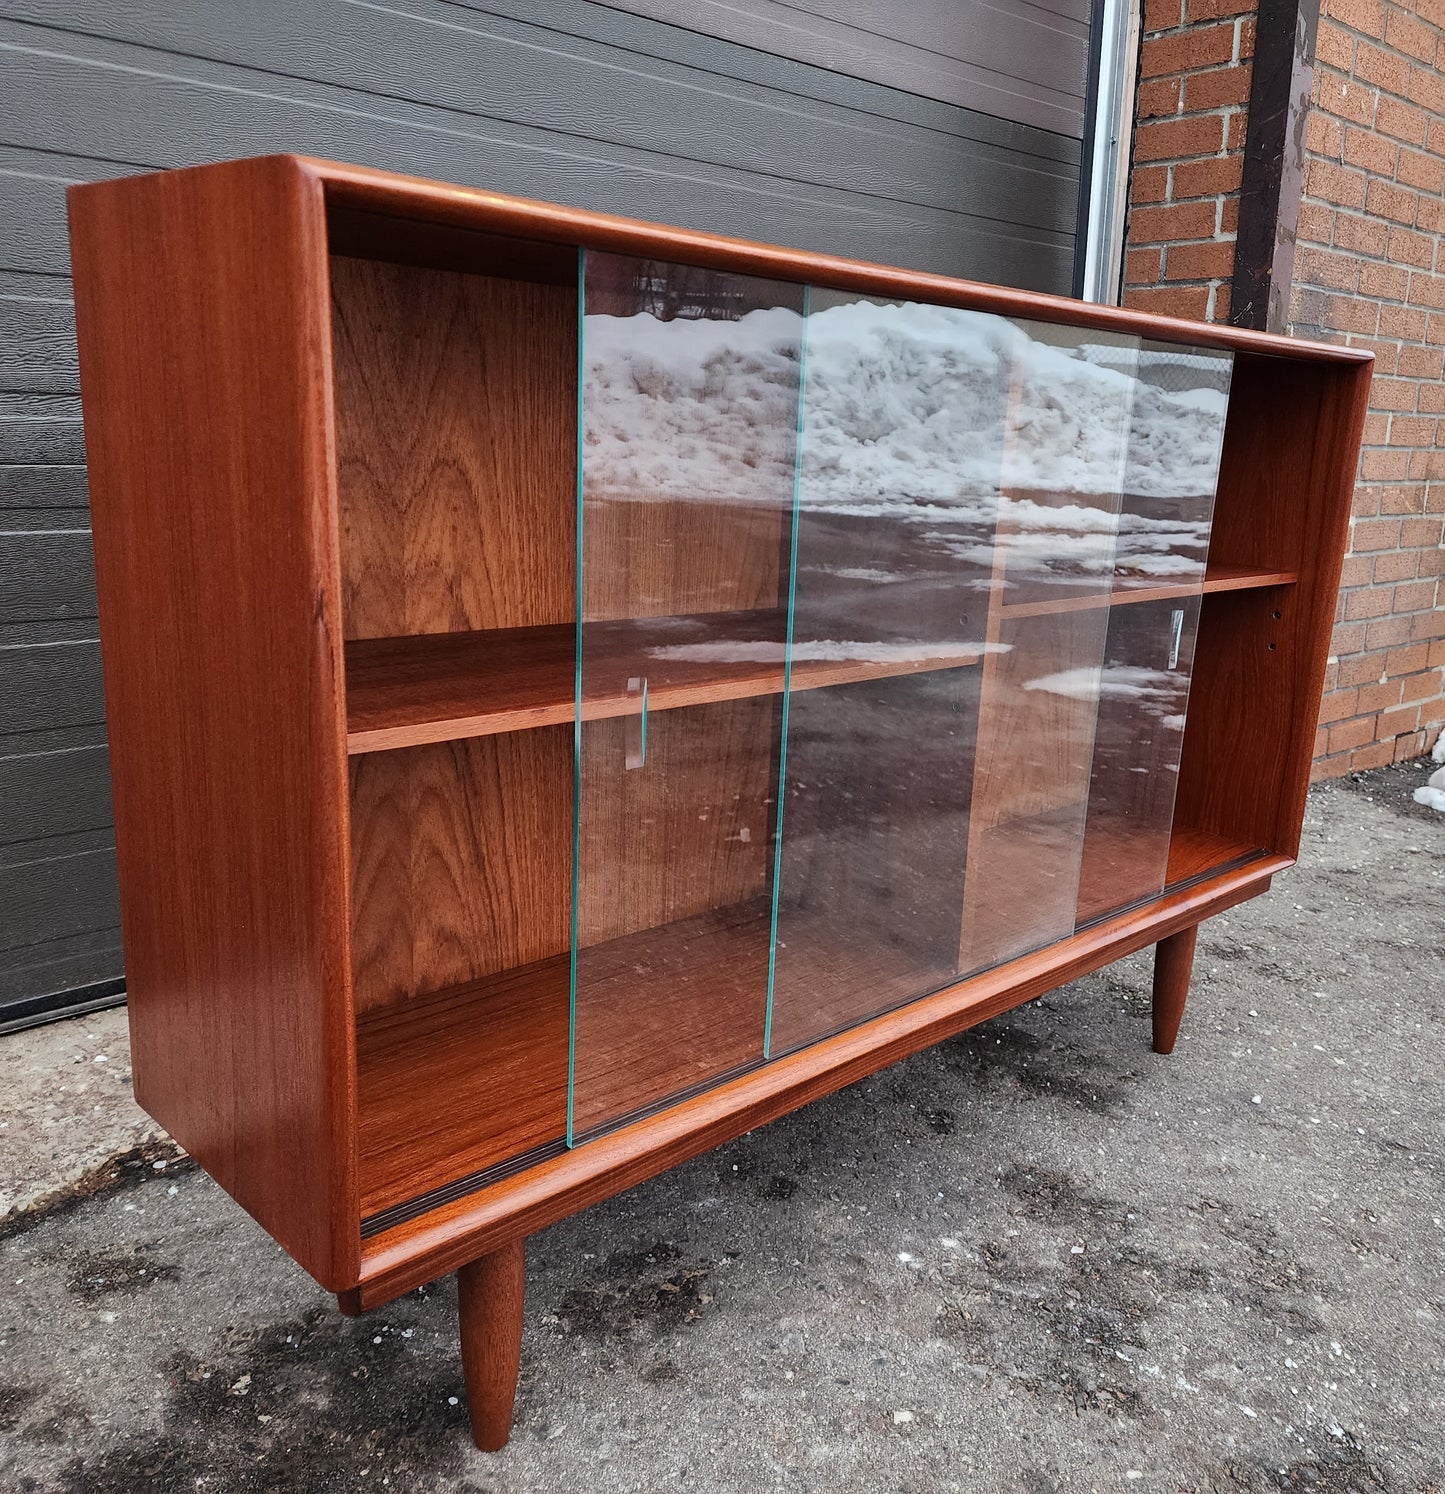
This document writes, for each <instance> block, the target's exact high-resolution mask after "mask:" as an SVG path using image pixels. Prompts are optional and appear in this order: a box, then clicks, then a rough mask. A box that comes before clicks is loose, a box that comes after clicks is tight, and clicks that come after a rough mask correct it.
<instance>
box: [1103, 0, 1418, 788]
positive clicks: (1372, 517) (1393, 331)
mask: <svg viewBox="0 0 1445 1494" xmlns="http://www.w3.org/2000/svg"><path fill="white" fill-rule="evenodd" d="M1254 9H1255V0H1145V9H1144V36H1143V43H1142V50H1141V56H1140V78H1139V102H1138V118H1137V121H1136V126H1135V136H1134V161H1133V171H1132V177H1131V181H1130V210H1129V224H1128V232H1127V242H1126V254H1125V265H1124V289H1123V300H1124V302H1125V304H1126V305H1129V306H1135V307H1138V308H1139V309H1141V310H1149V311H1161V312H1167V313H1169V314H1171V315H1175V316H1185V317H1191V318H1194V319H1196V320H1211V321H1225V320H1227V319H1228V316H1229V291H1230V282H1231V279H1232V276H1233V273H1234V236H1235V230H1236V226H1237V222H1238V209H1239V183H1240V174H1241V166H1242V160H1243V146H1244V133H1245V127H1246V124H1247V115H1248V106H1249V87H1250V59H1251V58H1252V56H1253V53H1254V15H1253V12H1254ZM1442 28H1445V0H1415V4H1414V5H1413V6H1410V5H1397V4H1393V3H1390V0H1322V8H1321V20H1320V31H1319V43H1318V48H1317V58H1316V73H1315V88H1314V98H1313V101H1312V109H1311V112H1310V116H1309V119H1308V122H1307V136H1306V144H1307V155H1308V159H1307V165H1306V172H1305V184H1304V197H1303V200H1302V202H1301V204H1300V214H1299V244H1300V248H1299V250H1298V253H1297V256H1296V260H1295V274H1294V284H1293V291H1292V299H1291V309H1290V326H1289V329H1288V330H1290V331H1292V332H1295V333H1297V334H1298V335H1300V336H1308V337H1319V338H1323V339H1325V340H1328V341H1336V342H1349V343H1356V344H1361V345H1365V346H1369V347H1372V348H1373V349H1374V350H1375V354H1376V359H1377V363H1376V378H1375V384H1374V392H1373V398H1372V408H1371V413H1370V416H1369V421H1368V424H1367V426H1366V431H1365V449H1364V451H1363V453H1362V455H1361V464H1360V483H1359V488H1358V492H1357V495H1356V502H1355V518H1354V520H1353V527H1352V538H1351V554H1350V556H1349V558H1348V559H1347V560H1346V562H1345V573H1344V581H1343V587H1342V590H1341V595H1340V604H1339V617H1338V622H1337V625H1336V629H1335V636H1334V641H1333V655H1332V658H1331V661H1330V666H1329V672H1328V675H1327V677H1326V695H1325V699H1324V702H1323V707H1322V710H1321V718H1320V719H1321V726H1320V734H1319V739H1318V743H1317V748H1316V751H1317V754H1318V757H1317V761H1316V764H1315V773H1316V776H1317V777H1329V776H1333V775H1336V774H1339V773H1343V772H1347V771H1349V770H1350V769H1353V768H1363V767H1373V766H1376V765H1379V764H1381V763H1387V762H1391V761H1396V760H1399V759H1401V758H1406V757H1413V756H1415V755H1417V754H1418V753H1420V752H1423V751H1425V750H1426V748H1427V747H1428V746H1429V745H1430V743H1431V742H1432V741H1433V740H1434V737H1435V736H1436V734H1437V733H1438V730H1439V728H1440V725H1441V723H1442V722H1445V678H1442V676H1445V610H1442V604H1445V586H1442V583H1441V581H1440V576H1441V573H1442V570H1445V565H1442V557H1445V550H1442V548H1441V544H1442V521H1445V381H1442V373H1445V71H1441V70H1442V69H1445V41H1442V38H1445V29H1442Z"/></svg>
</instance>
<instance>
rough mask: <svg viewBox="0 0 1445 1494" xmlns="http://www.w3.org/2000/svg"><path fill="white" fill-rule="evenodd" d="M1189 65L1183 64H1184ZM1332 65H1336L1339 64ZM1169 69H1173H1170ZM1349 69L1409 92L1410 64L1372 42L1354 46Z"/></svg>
mask: <svg viewBox="0 0 1445 1494" xmlns="http://www.w3.org/2000/svg"><path fill="white" fill-rule="evenodd" d="M1324 29H1325V23H1323V22H1321V24H1320V31H1321V32H1323V31H1324ZM1145 50H1146V51H1147V50H1148V49H1147V48H1146V49H1145ZM1327 60H1328V59H1327ZM1189 65H1190V64H1187V63H1186V64H1185V66H1189ZM1204 65H1205V64H1203V63H1195V64H1193V66H1195V67H1203V66H1204ZM1333 65H1334V66H1336V67H1338V66H1340V65H1341V64H1339V63H1335V64H1333ZM1161 71H1163V69H1161ZM1170 71H1175V70H1174V69H1170ZM1351 71H1352V72H1353V73H1354V75H1355V77H1357V78H1359V79H1360V80H1361V81H1362V82H1365V83H1373V84H1374V85H1375V86H1376V87H1377V88H1382V89H1384V90H1385V91H1386V92H1387V93H1396V94H1401V95H1408V94H1409V92H1410V64H1409V63H1408V62H1406V61H1405V59H1404V58H1403V57H1396V56H1395V55H1394V54H1393V53H1391V52H1386V51H1384V50H1383V49H1382V48H1380V47H1377V46H1375V45H1374V44H1373V43H1372V42H1367V41H1362V42H1360V43H1359V44H1358V45H1357V46H1356V47H1355V62H1354V67H1353V68H1352V69H1351Z"/></svg>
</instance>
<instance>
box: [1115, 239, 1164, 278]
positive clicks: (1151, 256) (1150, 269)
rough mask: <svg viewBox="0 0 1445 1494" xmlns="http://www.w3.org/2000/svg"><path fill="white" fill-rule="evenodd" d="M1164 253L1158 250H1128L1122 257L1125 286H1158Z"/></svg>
mask: <svg viewBox="0 0 1445 1494" xmlns="http://www.w3.org/2000/svg"><path fill="white" fill-rule="evenodd" d="M1163 262H1164V251H1163V250H1162V249H1158V248H1147V249H1130V250H1128V251H1127V252H1126V253H1125V255H1124V283H1125V284H1126V285H1158V284H1159V281H1160V279H1161V278H1162V274H1161V268H1160V267H1161V266H1162V264H1163Z"/></svg>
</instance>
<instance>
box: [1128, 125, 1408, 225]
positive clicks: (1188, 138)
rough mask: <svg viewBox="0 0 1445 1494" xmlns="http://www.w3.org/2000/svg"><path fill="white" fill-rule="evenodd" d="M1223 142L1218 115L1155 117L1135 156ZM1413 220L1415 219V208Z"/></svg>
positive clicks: (1210, 147) (1194, 152) (1209, 150)
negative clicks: (1175, 117) (1179, 117)
mask: <svg viewBox="0 0 1445 1494" xmlns="http://www.w3.org/2000/svg"><path fill="white" fill-rule="evenodd" d="M1223 141H1224V121H1223V120H1222V119H1221V118H1220V117H1219V115H1217V114H1203V115H1190V116H1189V117H1187V118H1184V119H1152V120H1148V121H1146V122H1145V123H1144V124H1141V125H1140V126H1139V127H1138V128H1137V129H1136V130H1135V131H1134V158H1135V160H1138V161H1171V160H1182V159H1185V158H1187V157H1189V156H1208V155H1213V154H1214V153H1215V152H1216V151H1218V150H1219V148H1220V146H1221V144H1222V143H1223ZM1410 221H1411V222H1412V223H1413V222H1414V221H1415V214H1414V209H1413V208H1412V209H1411V212H1410Z"/></svg>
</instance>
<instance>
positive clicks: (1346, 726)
mask: <svg viewBox="0 0 1445 1494" xmlns="http://www.w3.org/2000/svg"><path fill="white" fill-rule="evenodd" d="M1374 740H1375V718H1374V717H1373V716H1357V717H1355V719H1354V720H1353V721H1341V722H1340V723H1339V724H1338V725H1336V726H1332V727H1330V737H1329V741H1330V745H1329V750H1330V751H1331V752H1347V751H1348V750H1349V749H1350V748H1351V747H1363V746H1364V744H1365V743H1366V742H1373V741H1374Z"/></svg>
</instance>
